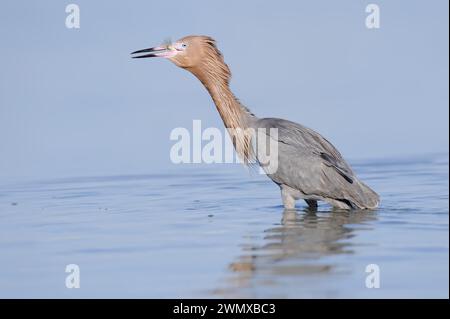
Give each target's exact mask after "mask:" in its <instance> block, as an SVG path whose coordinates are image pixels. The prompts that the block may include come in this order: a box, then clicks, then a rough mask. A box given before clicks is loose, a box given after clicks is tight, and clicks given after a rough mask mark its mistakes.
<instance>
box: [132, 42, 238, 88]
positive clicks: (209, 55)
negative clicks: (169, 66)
mask: <svg viewBox="0 0 450 319" xmlns="http://www.w3.org/2000/svg"><path fill="white" fill-rule="evenodd" d="M131 54H132V55H133V58H136V59H141V58H153V57H160V58H166V59H169V60H170V61H172V62H173V63H175V64H176V65H177V66H179V67H181V68H184V69H187V70H188V71H190V72H192V73H194V74H195V75H196V76H197V77H199V78H200V77H202V76H204V73H205V71H213V70H214V71H215V73H217V75H219V76H223V79H224V80H226V82H228V78H229V77H230V71H229V69H228V66H227V65H226V64H225V62H224V61H223V56H222V54H221V53H220V51H219V50H218V49H217V47H216V42H215V41H214V39H212V38H211V37H208V36H199V35H190V36H186V37H184V38H181V39H179V40H178V41H175V42H173V43H164V44H162V45H160V46H157V47H153V48H148V49H143V50H138V51H135V52H132V53H131Z"/></svg>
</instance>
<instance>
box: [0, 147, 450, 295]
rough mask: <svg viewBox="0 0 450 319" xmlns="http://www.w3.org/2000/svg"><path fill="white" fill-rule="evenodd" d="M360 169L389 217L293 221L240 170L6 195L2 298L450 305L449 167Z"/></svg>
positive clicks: (182, 172) (72, 182)
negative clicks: (372, 268) (71, 281)
mask: <svg viewBox="0 0 450 319" xmlns="http://www.w3.org/2000/svg"><path fill="white" fill-rule="evenodd" d="M352 164H353V168H354V170H355V171H356V172H357V173H358V175H359V176H360V177H361V178H362V179H363V180H364V181H365V182H367V184H369V185H370V186H372V187H373V188H374V189H375V190H377V191H378V192H379V194H380V195H381V198H382V205H381V207H380V209H378V210H376V211H373V212H333V211H331V210H330V209H329V207H327V206H326V205H324V206H320V208H319V211H318V212H310V211H308V210H306V209H305V207H304V204H303V203H301V202H299V203H298V211H297V212H283V209H282V207H281V205H280V197H279V192H278V189H277V187H276V186H275V184H273V183H272V182H270V181H269V180H267V178H266V177H264V176H259V175H257V174H250V173H248V172H247V171H246V170H245V169H243V168H242V167H239V166H231V167H230V166H229V165H219V166H207V165H205V166H201V167H200V166H189V167H187V168H186V167H183V168H177V169H174V170H172V171H170V172H169V173H167V174H160V173H158V174H149V175H134V176H105V177H89V178H66V179H57V180H45V181H33V182H26V183H8V184H3V185H1V186H0V297H3V298H5V297H8V298H9V297H33V298H34V297H43V298H47V297H62V298H78V297H138V298H146V297H150V298H157V297H159V298H170V297H194V298H196V297H208V298H220V297H256V298H266V297H267V298H271V297H274V298H296V297H298V298H304V297H312V298H346V297H356V298H372V297H373V298H382V297H385V298H392V297H394V298H395V297H425V298H427V297H445V298H448V296H449V278H448V274H449V246H448V245H449V228H448V224H449V199H448V194H449V187H448V186H449V163H448V155H447V154H444V155H436V156H429V157H416V158H410V159H392V160H377V161H365V162H354V163H352ZM68 264H77V265H78V266H79V267H80V287H81V288H80V289H67V288H66V286H65V280H66V276H67V275H68V274H67V273H66V272H65V267H66V265H68ZM369 264H376V265H378V266H379V270H380V272H379V274H380V288H372V289H369V288H367V287H366V276H368V273H366V272H365V270H366V266H367V265H369Z"/></svg>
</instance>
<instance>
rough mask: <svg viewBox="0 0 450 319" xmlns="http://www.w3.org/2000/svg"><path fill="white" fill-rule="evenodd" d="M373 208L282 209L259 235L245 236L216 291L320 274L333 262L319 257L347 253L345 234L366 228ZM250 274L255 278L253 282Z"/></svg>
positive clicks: (349, 247) (349, 246)
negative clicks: (276, 220) (277, 221)
mask: <svg viewBox="0 0 450 319" xmlns="http://www.w3.org/2000/svg"><path fill="white" fill-rule="evenodd" d="M375 219H376V213H375V212H373V211H336V210H334V211H331V212H330V211H327V212H320V211H316V210H310V209H306V210H303V211H295V210H285V211H284V212H283V217H282V219H281V222H280V224H278V225H275V227H271V228H269V229H266V230H265V231H264V234H263V240H262V243H261V240H260V239H259V238H258V236H255V237H256V238H253V239H252V238H250V240H248V241H247V243H245V244H244V245H243V249H242V255H241V256H239V257H238V258H237V259H236V260H235V261H234V262H232V263H231V264H230V266H229V268H230V271H231V272H232V274H231V275H230V276H229V277H230V278H228V279H227V284H226V286H227V287H228V288H225V289H220V291H218V293H219V294H221V295H229V294H230V293H231V294H234V293H236V292H237V291H239V290H240V289H242V288H246V287H249V286H252V287H253V288H255V285H273V284H275V282H276V281H277V279H278V278H282V277H289V276H290V277H289V278H292V277H297V276H307V275H320V274H327V273H329V272H332V271H333V269H334V267H335V265H334V264H333V263H332V262H330V261H329V259H327V258H325V257H327V256H332V255H337V254H353V253H354V251H353V249H352V246H353V245H354V244H353V242H352V241H351V240H349V239H350V238H352V237H353V236H355V230H356V229H360V230H361V229H370V225H368V224H369V222H370V221H373V220H375ZM255 277H257V278H258V281H257V282H255V280H254V279H255Z"/></svg>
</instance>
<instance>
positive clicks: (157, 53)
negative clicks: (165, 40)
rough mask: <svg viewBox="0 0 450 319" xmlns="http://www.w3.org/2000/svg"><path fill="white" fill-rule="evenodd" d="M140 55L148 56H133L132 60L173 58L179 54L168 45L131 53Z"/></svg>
mask: <svg viewBox="0 0 450 319" xmlns="http://www.w3.org/2000/svg"><path fill="white" fill-rule="evenodd" d="M138 53H147V54H143V55H137V56H133V57H132V58H133V59H141V58H153V57H161V58H171V57H173V56H175V55H176V54H177V53H178V52H177V50H176V49H175V48H174V47H172V46H171V45H167V46H159V47H154V48H148V49H143V50H138V51H134V52H131V54H138Z"/></svg>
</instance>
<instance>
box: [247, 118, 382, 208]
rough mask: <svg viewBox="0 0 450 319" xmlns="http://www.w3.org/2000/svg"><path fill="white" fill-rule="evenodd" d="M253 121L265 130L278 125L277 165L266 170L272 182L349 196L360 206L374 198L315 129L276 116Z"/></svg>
mask: <svg viewBox="0 0 450 319" xmlns="http://www.w3.org/2000/svg"><path fill="white" fill-rule="evenodd" d="M255 124H256V127H257V128H265V129H266V132H267V134H269V129H270V128H277V129H278V136H277V140H278V157H279V159H278V161H279V167H278V169H277V171H276V172H275V173H273V174H268V175H269V177H270V178H271V179H272V180H273V181H274V182H275V183H277V184H285V185H287V186H290V187H292V188H295V189H297V190H300V191H301V192H303V193H304V194H306V195H317V196H321V197H324V198H334V199H339V200H344V199H345V200H349V201H351V202H352V203H355V204H356V205H357V206H360V207H364V206H371V205H372V204H373V201H375V200H376V201H378V195H376V193H375V192H373V191H372V190H371V189H370V188H369V187H367V186H366V185H365V184H363V183H362V182H360V181H359V180H358V179H357V177H356V176H355V174H354V173H353V171H352V169H351V168H350V166H349V165H348V164H347V162H346V161H345V160H344V158H343V157H342V155H341V154H340V153H339V151H338V150H337V149H336V148H335V147H334V146H333V145H332V144H331V143H330V142H329V141H328V140H327V139H325V138H324V137H323V136H321V135H320V134H319V133H317V132H315V131H313V130H311V129H309V128H307V127H305V126H303V125H300V124H297V123H294V122H291V121H287V120H282V119H277V118H263V119H258V120H257V121H256V123H255ZM369 197H370V198H369ZM368 198H369V201H370V203H367V200H368Z"/></svg>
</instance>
